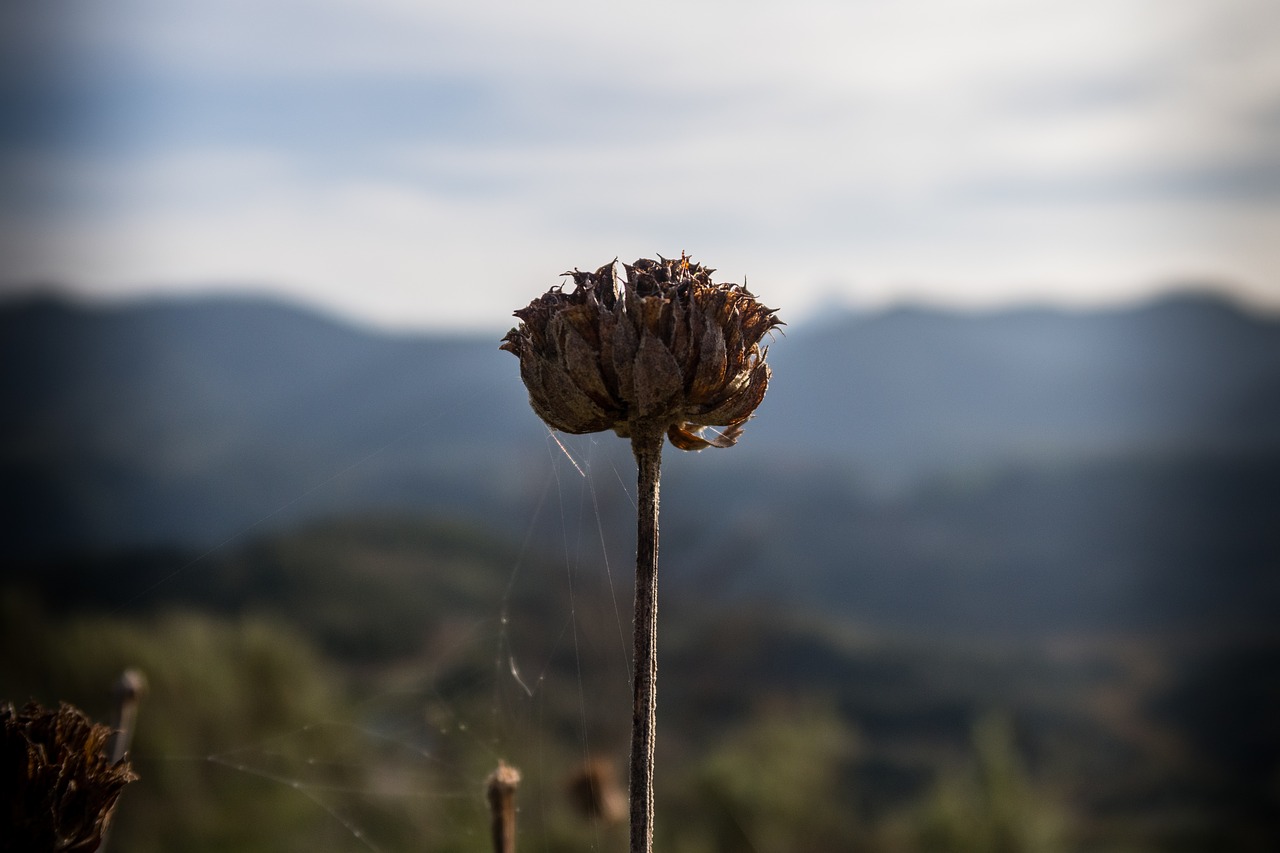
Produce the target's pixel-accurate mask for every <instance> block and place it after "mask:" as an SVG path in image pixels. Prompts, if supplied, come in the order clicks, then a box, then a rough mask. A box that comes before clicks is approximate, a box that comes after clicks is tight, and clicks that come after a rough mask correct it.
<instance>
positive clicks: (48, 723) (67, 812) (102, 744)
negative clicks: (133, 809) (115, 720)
mask: <svg viewBox="0 0 1280 853" xmlns="http://www.w3.org/2000/svg"><path fill="white" fill-rule="evenodd" d="M111 734H112V731H111V729H110V728H108V727H107V726H103V725H99V724H97V723H94V722H92V721H91V720H90V719H89V718H88V717H86V716H85V715H84V714H83V713H81V712H80V711H78V710H76V709H75V708H73V707H71V706H70V705H62V706H61V707H59V708H58V709H57V710H56V711H54V710H51V709H45V708H41V707H40V706H39V705H36V704H35V703H30V704H28V705H27V706H26V707H25V708H23V709H22V710H21V711H17V710H15V709H14V707H13V705H11V704H8V703H6V704H4V705H2V706H0V803H3V804H4V807H3V808H0V850H59V851H77V850H79V851H93V850H96V849H97V848H98V845H99V843H100V842H101V841H102V836H103V833H104V832H105V831H106V829H107V825H108V823H109V822H110V820H111V814H112V812H113V811H114V810H115V807H116V799H117V798H118V797H119V796H120V791H121V790H122V789H123V788H124V786H125V785H126V784H128V783H129V782H132V781H134V780H135V779H137V778H138V777H137V776H135V775H134V773H133V771H132V770H131V769H130V768H129V763H128V762H127V761H117V762H112V761H111V760H110V759H109V758H107V757H106V755H105V754H104V750H105V748H106V745H107V741H108V740H109V739H110V738H111Z"/></svg>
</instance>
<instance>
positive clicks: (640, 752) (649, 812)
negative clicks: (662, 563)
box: [631, 430, 663, 853]
mask: <svg viewBox="0 0 1280 853" xmlns="http://www.w3.org/2000/svg"><path fill="white" fill-rule="evenodd" d="M662 440H663V433H662V431H660V430H633V432H632V435H631V452H632V453H633V454H635V457H636V468H637V473H636V487H637V489H636V491H637V493H638V494H637V497H636V503H637V510H636V512H637V518H636V611H635V625H634V630H635V644H636V648H635V668H636V671H635V694H634V703H633V706H632V714H631V853H651V851H652V850H653V746H654V736H655V732H656V716H655V710H656V707H657V685H658V478H659V476H660V473H661V469H662Z"/></svg>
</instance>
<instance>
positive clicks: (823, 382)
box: [0, 297, 1280, 554]
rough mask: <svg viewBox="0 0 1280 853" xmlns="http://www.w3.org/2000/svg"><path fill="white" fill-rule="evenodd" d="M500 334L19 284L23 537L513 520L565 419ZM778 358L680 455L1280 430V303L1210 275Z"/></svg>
mask: <svg viewBox="0 0 1280 853" xmlns="http://www.w3.org/2000/svg"><path fill="white" fill-rule="evenodd" d="M497 343H498V342H497V341H496V340H488V339H479V338H473V337H440V336H434V337H433V336H391V335H380V334H376V333H372V332H370V331H367V330H363V329H358V328H355V327H351V326H346V325H342V324H340V323H338V322H335V321H334V320H332V319H329V318H326V317H322V316H319V315H316V314H313V313H308V312H306V311H302V310H299V309H296V308H292V307H287V306H284V305H280V304H276V303H272V302H267V301H252V300H232V299H213V300H193V301H174V302H152V303H138V304H130V305H124V306H120V307H114V308H92V309H90V308H84V307H78V306H75V305H71V304H67V303H65V302H60V301H57V300H54V299H47V298H42V299H27V300H22V301H11V302H8V303H4V304H0V401H3V402H2V403H0V507H3V510H4V513H5V516H6V517H7V518H8V519H10V520H11V521H12V522H13V526H12V530H13V532H12V533H11V534H10V535H9V536H7V537H6V541H5V543H4V545H3V548H4V549H5V550H7V551H8V552H10V553H29V554H37V553H44V552H47V551H49V550H51V549H65V548H68V547H85V546H111V545H120V544H138V543H148V542H151V543H162V542H164V543H173V544H189V543H194V544H206V545H207V544H212V543H216V542H218V541H220V540H221V539H223V538H225V537H227V536H229V535H232V534H235V533H237V532H240V531H243V530H244V529H245V528H246V527H248V526H250V525H254V524H256V523H263V524H265V525H269V526H280V525H284V524H289V523H293V522H295V521H298V520H302V519H306V518H313V517H317V516H321V515H332V514H340V513H346V512H352V511H366V510H376V509H379V508H382V509H391V510H401V511H403V510H412V511H432V512H436V513H445V514H454V515H462V516H468V517H480V518H488V519H490V520H493V519H500V518H502V516H503V514H504V513H505V512H510V511H511V509H512V507H518V506H521V504H520V503H519V501H520V500H522V499H523V498H524V497H525V496H526V493H527V492H528V490H529V489H530V488H532V487H531V486H530V484H529V482H528V476H527V472H528V470H529V469H530V468H531V467H537V465H539V464H541V460H544V459H545V452H546V451H545V447H546V445H547V433H546V431H545V429H544V428H543V427H542V426H541V424H540V423H539V422H538V420H537V419H536V417H534V416H533V414H532V412H531V411H530V410H529V408H528V405H527V402H526V397H525V393H524V389H523V388H522V387H521V385H520V381H519V378H518V371H517V370H516V364H515V361H514V359H512V357H511V356H510V355H508V354H507V353H503V352H500V351H499V350H498V349H497ZM770 361H771V363H772V364H773V365H774V370H775V379H774V382H773V385H772V387H771V389H770V391H769V395H768V398H767V399H766V401H765V403H764V405H763V406H762V407H761V409H760V412H759V414H758V417H757V418H756V419H755V420H754V421H753V422H752V423H751V424H750V425H749V426H748V429H747V432H746V435H745V437H744V439H743V441H742V443H741V444H740V446H739V447H737V448H735V449H734V450H732V451H730V452H726V453H713V452H707V453H704V454H701V457H700V458H698V459H697V460H696V463H694V462H692V461H690V462H688V463H686V462H683V461H682V462H672V463H670V464H671V466H672V467H674V468H675V469H676V471H677V472H678V471H679V470H682V469H683V467H684V466H686V465H688V466H691V467H692V466H694V465H696V468H697V471H698V472H699V474H698V476H699V477H710V478H712V479H713V480H714V479H715V478H717V477H720V476H726V477H730V478H733V477H736V476H738V475H737V474H735V473H734V472H738V471H744V470H748V466H749V469H751V470H761V469H762V468H763V469H768V470H771V471H776V472H779V474H778V475H781V474H782V473H783V472H786V471H799V470H802V469H805V468H806V467H812V466H817V467H819V468H823V469H830V468H831V466H833V465H834V466H836V467H837V468H838V469H839V470H843V471H847V472H849V476H850V477H852V478H853V479H854V481H855V482H856V483H857V484H859V486H858V488H860V489H861V488H864V487H870V486H884V485H889V486H896V487H901V486H902V485H903V484H909V483H914V482H919V481H920V480H921V479H923V478H927V477H929V476H932V475H934V474H937V473H939V472H971V473H972V472H981V471H983V470H987V469H990V468H992V467H997V468H998V467H1000V466H1007V465H1010V464H1013V463H1030V464H1043V463H1046V462H1047V463H1061V462H1064V461H1072V460H1082V459H1091V458H1099V457H1117V456H1124V455H1133V454H1138V455H1141V456H1146V457H1151V456H1168V455H1176V454H1185V453H1195V454H1200V455H1203V454H1217V455H1223V454H1239V453H1243V452H1253V451H1274V450H1276V449H1277V448H1280V322H1277V321H1276V320H1275V319H1273V318H1262V317H1258V316H1254V315H1251V314H1249V313H1246V312H1244V311H1242V310H1239V309H1237V308H1235V307H1233V306H1232V305H1229V304H1227V303H1224V302H1221V301H1217V300H1214V299H1210V298H1208V297H1184V298H1177V299H1170V300H1166V301H1163V302H1158V303H1154V304H1151V305H1147V306H1143V307H1139V308H1134V309H1130V310H1123V311H1110V312H1092V313H1065V312H1059V311H1049V310H1036V311H1008V312H999V313H989V314H973V315H969V314H956V313H948V312H944V311H935V310H926V309H921V308H911V309H897V310H891V311H887V312H884V313H877V314H868V315H865V316H856V317H848V318H846V319H843V320H839V319H837V320H832V321H829V322H827V323H826V324H824V325H823V326H822V327H821V328H812V329H807V328H804V327H798V328H788V329H787V330H786V333H785V337H779V338H778V339H777V340H775V341H774V343H773V346H772V349H771V352H770ZM618 444H621V443H620V442H619V443H618ZM615 450H616V449H610V450H609V451H607V452H610V453H612V452H614V451H615ZM669 455H670V456H674V454H669ZM619 456H620V458H622V459H623V463H624V464H625V462H626V453H625V448H623V449H622V452H621V453H620V454H619ZM673 475H674V476H679V474H678V473H675V474H673ZM519 523H520V522H518V521H517V522H515V524H517V525H518V524H519Z"/></svg>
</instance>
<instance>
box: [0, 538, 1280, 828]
mask: <svg viewBox="0 0 1280 853" xmlns="http://www.w3.org/2000/svg"><path fill="white" fill-rule="evenodd" d="M629 598H630V589H629V588H626V587H625V586H624V585H622V584H621V583H620V582H619V581H617V579H616V578H615V579H614V580H613V581H610V579H609V577H608V576H607V575H606V574H604V573H603V572H601V571H600V570H599V567H598V566H585V565H584V566H578V565H576V564H574V563H572V561H571V562H570V564H569V565H566V564H565V562H564V561H563V560H561V561H553V560H547V559H543V558H541V557H539V556H538V555H536V554H534V553H531V552H528V551H526V550H522V549H520V548H519V547H516V546H514V545H512V544H511V543H508V542H506V541H504V540H502V539H501V538H498V537H494V536H493V535H491V534H489V533H487V532H486V531H482V530H476V529H469V528H465V527H460V526H457V525H453V524H446V523H431V522H417V521H414V522H405V521H394V520H387V519H356V520H344V521H335V522H330V523H326V524H317V525H312V526H309V527H306V528H303V529H299V530H297V531H295V532H292V533H289V534H283V535H276V536H271V537H265V538H262V539H260V540H257V541H254V542H249V543H246V544H245V545H243V546H241V547H237V548H234V549H228V550H227V551H226V552H219V553H214V554H211V555H206V556H204V557H201V558H193V557H191V556H188V555H184V554H179V553H166V552H142V553H130V554H105V555H93V556H86V557H84V558H81V559H76V560H63V561H61V562H59V563H58V564H56V565H50V566H47V567H45V570H44V571H41V572H30V571H27V572H24V573H17V572H10V573H8V574H6V575H4V576H3V584H0V647H2V648H4V649H5V654H4V655H3V658H2V659H0V698H5V699H12V700H14V701H18V702H21V701H25V700H26V699H27V698H28V697H31V698H35V699H37V700H38V701H42V702H44V703H46V704H51V703H55V702H57V701H59V700H65V701H69V702H72V703H74V704H76V705H78V706H80V707H81V708H83V709H84V710H86V711H87V712H88V713H90V714H91V715H92V716H94V717H95V718H97V719H100V720H104V721H105V720H109V719H110V717H111V710H110V702H109V697H110V690H111V684H112V683H113V682H114V680H115V679H116V678H117V677H118V675H119V673H120V672H121V671H122V670H123V669H124V668H126V667H130V666H132V667H138V668H140V669H141V670H142V671H143V672H145V674H146V677H147V679H148V681H149V692H148V695H147V696H146V698H145V699H144V701H143V703H142V707H141V713H140V719H139V727H138V733H137V737H136V739H135V742H134V746H133V750H132V756H133V760H134V762H135V766H136V768H137V770H138V771H139V772H140V774H141V775H142V780H141V781H140V782H138V783H136V784H134V785H133V786H131V787H130V788H129V789H128V790H127V791H126V792H125V794H124V796H123V797H122V799H121V804H120V808H119V811H118V813H117V825H116V828H115V830H114V833H113V836H112V845H113V847H114V848H115V849H117V850H120V851H141V853H148V851H161V850H165V851H167V850H184V851H196V853H206V852H207V853H220V851H293V850H297V851H304V850H305V851H323V850H333V851H339V850H367V849H374V850H379V851H388V853H390V851H398V850H411V849H413V850H427V851H440V853H453V851H457V852H458V853H462V851H479V850H485V849H487V844H488V842H487V834H486V833H487V816H486V814H485V807H484V802H483V796H482V790H483V781H484V779H485V777H486V776H487V775H488V773H489V772H490V771H491V770H492V769H493V768H494V766H496V764H497V760H498V759H499V758H503V759H506V760H507V761H509V762H511V763H512V764H514V765H515V766H517V767H519V768H520V769H521V771H522V773H523V776H524V781H523V783H522V785H521V789H520V793H519V802H520V804H521V812H520V827H521V829H520V833H521V848H520V849H522V850H546V851H568V852H569V853H572V851H588V850H603V849H623V848H624V847H625V839H626V828H625V826H621V825H610V826H605V825H600V824H596V823H592V822H590V821H587V820H584V819H582V818H580V817H578V816H577V815H576V814H575V812H574V809H573V808H572V806H571V803H570V801H569V798H568V797H567V796H566V787H567V783H568V780H569V778H570V776H571V774H572V773H573V772H574V770H575V768H577V767H578V766H580V765H581V764H582V762H583V761H584V760H585V759H586V758H587V757H588V756H592V755H600V756H604V757H608V758H610V759H612V760H613V761H614V763H615V765H616V766H617V767H619V768H625V766H626V750H627V742H628V735H629V724H630V699H629V691H630V681H629V679H630V676H629V674H628V666H627V662H626V661H627V657H626V655H627V647H628V646H629V641H630V636H629V618H628V614H629ZM619 614H622V615H621V616H620V615H619ZM664 615H665V617H666V621H665V622H664V631H663V635H662V639H661V642H662V644H663V648H662V653H661V654H662V667H663V672H662V679H661V681H660V690H661V692H660V694H659V696H660V699H659V727H660V731H661V735H660V738H659V756H658V798H659V801H658V842H659V846H660V848H661V849H664V850H670V851H672V853H699V851H707V853H730V851H779V853H788V851H812V850H840V851H851V853H862V851H885V853H935V851H938V852H939V853H941V851H954V853H969V851H975V853H976V851H994V853H1070V851H1122V850H1123V851H1136V852H1137V853H1141V851H1165V850H1168V851H1180V850H1192V849H1200V850H1243V851H1251V850H1258V851H1262V850H1269V849H1272V842H1273V841H1275V840H1276V839H1278V838H1280V831H1278V830H1277V827H1276V823H1275V818H1274V817H1268V815H1274V814H1280V810H1273V808H1272V807H1273V806H1275V805H1276V804H1277V797H1280V786H1277V785H1276V778H1277V777H1276V776H1275V773H1276V769H1275V768H1276V764H1275V763H1274V761H1273V760H1272V758H1273V757H1274V756H1275V755H1276V754H1277V744H1276V741H1275V738H1274V732H1275V726H1274V721H1275V719H1276V713H1277V712H1278V711H1280V696H1278V695H1277V690H1276V687H1275V684H1274V682H1270V681H1267V676H1268V675H1269V674H1271V673H1274V671H1275V667H1276V662H1277V660H1280V657H1278V656H1277V651H1278V649H1277V646H1276V644H1275V643H1274V642H1273V641H1272V640H1270V639H1268V638H1267V637H1257V636H1252V637H1243V638H1209V639H1208V640H1207V639H1206V638H1203V637H1201V638H1197V640H1196V642H1194V643H1191V642H1189V641H1187V639H1186V638H1183V637H1177V636H1172V637H1166V636H1158V635H1150V636H1126V637H1118V636H1114V635H1098V636H1091V635H1078V636H1057V637H1054V638H1052V639H1046V640H1043V641H1037V642H1031V641H1024V642H1020V643H1018V644H1010V643H1007V642H1002V641H979V640H973V639H970V640H963V641H962V640H958V639H956V638H945V639H944V638H929V637H927V636H921V635H920V634H903V635H891V634H888V633H885V632H882V631H879V632H878V631H871V630H868V629H866V628H865V627H862V626H859V625H856V624H851V623H847V622H842V621H840V620H837V619H834V618H831V617H829V616H815V615H814V614H812V613H805V614H799V613H792V614H787V613H785V612H781V611H779V610H778V609H777V608H764V607H760V608H732V609H723V610H706V609H704V608H699V607H698V606H696V605H695V604H694V603H691V602H688V601H673V602H671V606H669V607H668V608H667V612H666V613H665V614H664ZM1210 640H1211V641H1210ZM1242 707H1247V708H1248V712H1247V713H1241V711H1240V709H1241V708H1242ZM619 772H621V771H619ZM617 781H618V782H619V784H621V785H622V786H624V787H625V779H624V778H619V779H618V780H617ZM1268 785H1269V786H1270V787H1268ZM1249 797H1252V799H1248V798H1249Z"/></svg>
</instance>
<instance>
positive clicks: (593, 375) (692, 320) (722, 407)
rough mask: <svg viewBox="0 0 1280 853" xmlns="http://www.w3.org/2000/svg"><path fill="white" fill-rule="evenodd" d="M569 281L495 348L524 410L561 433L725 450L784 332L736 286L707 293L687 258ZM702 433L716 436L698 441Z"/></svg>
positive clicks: (535, 305)
mask: <svg viewBox="0 0 1280 853" xmlns="http://www.w3.org/2000/svg"><path fill="white" fill-rule="evenodd" d="M616 265H617V261H616V260H615V261H612V262H610V263H608V264H605V265H604V266H602V267H600V268H599V269H598V270H596V271H595V272H581V271H580V270H577V269H575V270H573V271H572V272H567V273H565V274H564V275H565V276H568V277H571V278H572V279H573V290H571V291H568V292H566V291H565V290H564V288H563V286H556V287H553V288H552V289H551V290H549V291H547V292H546V293H544V294H543V295H542V296H539V297H538V298H537V299H535V300H534V301H533V302H531V303H529V305H528V306H527V307H525V308H521V309H520V310H519V311H516V312H515V316H516V317H518V318H520V321H521V322H520V325H519V326H517V327H516V328H514V329H512V330H511V331H510V332H508V333H507V335H506V337H505V338H503V343H502V349H504V350H506V351H507V352H510V353H513V354H515V355H516V356H517V357H518V358H519V359H520V376H521V378H522V379H523V380H524V384H525V387H526V388H528V390H529V403H530V405H531V406H532V407H533V410H534V411H535V412H537V414H538V416H539V417H541V418H542V419H543V420H544V421H546V423H547V424H548V425H549V426H550V427H552V428H553V429H557V430H560V431H562V432H568V433H588V432H600V431H602V430H606V429H612V430H613V431H614V432H616V433H617V434H618V435H620V436H623V437H629V436H631V435H632V434H633V433H634V432H635V431H636V429H637V428H643V429H651V428H658V429H661V430H662V431H665V432H666V434H667V437H668V438H669V439H670V441H671V443H672V444H673V445H675V446H676V447H678V448H680V449H681V450H701V449H703V448H704V447H729V446H730V445H732V444H734V443H735V442H736V441H737V439H738V436H739V435H741V433H742V425H743V424H744V423H745V422H746V421H747V419H748V418H750V417H751V413H752V412H753V411H755V409H756V407H757V406H758V405H760V401H761V400H763V399H764V394H765V390H766V389H767V388H768V385H769V375H770V372H769V367H768V365H767V364H765V354H766V352H767V348H765V347H761V346H760V341H761V339H762V338H763V337H764V335H765V334H766V333H767V332H769V331H770V330H772V329H774V328H776V327H778V326H780V325H782V322H781V321H780V320H778V319H777V317H775V316H774V314H775V311H774V309H772V308H766V307H765V306H764V305H761V304H760V302H758V301H757V300H756V298H755V297H754V296H753V295H752V294H751V293H750V292H749V291H748V290H747V289H746V288H745V287H743V286H741V285H736V284H716V283H714V282H712V280H711V273H713V272H714V270H712V269H708V268H706V267H703V266H702V265H701V264H697V263H694V262H693V261H691V260H689V259H688V258H687V257H684V256H683V255H682V257H681V258H680V260H668V259H666V258H662V257H661V256H659V258H658V260H651V259H649V258H641V259H640V260H637V261H636V262H635V263H633V264H623V269H624V270H625V271H626V281H625V282H621V281H619V280H618V278H617V276H616V275H615V268H616ZM706 427H719V428H721V429H719V430H717V431H716V433H717V434H716V435H714V437H710V438H708V437H704V436H703V430H704V428H706Z"/></svg>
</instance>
